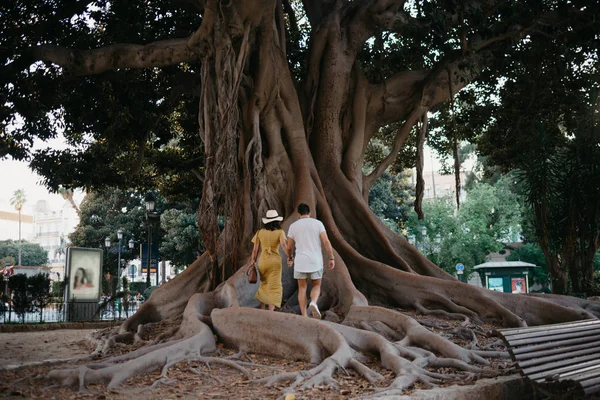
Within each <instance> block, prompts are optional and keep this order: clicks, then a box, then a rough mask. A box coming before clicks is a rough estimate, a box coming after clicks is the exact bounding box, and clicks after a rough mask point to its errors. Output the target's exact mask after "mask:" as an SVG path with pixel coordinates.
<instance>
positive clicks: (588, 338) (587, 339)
mask: <svg viewBox="0 0 600 400" xmlns="http://www.w3.org/2000/svg"><path fill="white" fill-rule="evenodd" d="M596 340H598V338H597V337H595V336H586V337H583V338H575V339H567V340H559V341H556V342H547V343H542V344H537V345H531V346H521V347H516V348H512V349H510V351H512V352H513V353H514V355H515V357H517V355H519V354H527V353H531V352H537V351H540V350H545V349H552V348H554V347H556V346H568V345H573V344H580V343H589V342H595V341H596Z"/></svg>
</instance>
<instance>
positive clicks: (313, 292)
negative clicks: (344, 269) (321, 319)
mask: <svg viewBox="0 0 600 400" xmlns="http://www.w3.org/2000/svg"><path fill="white" fill-rule="evenodd" d="M310 282H311V286H312V289H310V302H311V303H316V302H317V300H319V296H320V295H321V279H311V281H310Z"/></svg>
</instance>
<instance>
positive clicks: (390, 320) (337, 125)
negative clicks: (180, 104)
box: [52, 0, 598, 393]
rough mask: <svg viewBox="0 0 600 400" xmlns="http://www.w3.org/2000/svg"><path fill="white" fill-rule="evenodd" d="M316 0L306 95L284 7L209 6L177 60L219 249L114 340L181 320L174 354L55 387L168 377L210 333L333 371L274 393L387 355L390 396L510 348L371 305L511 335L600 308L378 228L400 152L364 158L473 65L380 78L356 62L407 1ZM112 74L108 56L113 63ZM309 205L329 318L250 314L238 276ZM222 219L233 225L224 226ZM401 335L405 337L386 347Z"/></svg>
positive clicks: (209, 226) (204, 227) (209, 223)
mask: <svg viewBox="0 0 600 400" xmlns="http://www.w3.org/2000/svg"><path fill="white" fill-rule="evenodd" d="M305 3H306V4H305V6H306V10H307V15H308V16H309V18H310V20H311V23H312V24H313V31H312V32H313V34H312V36H311V38H310V52H309V56H308V74H307V79H306V81H305V82H303V85H302V86H301V87H297V86H295V85H294V81H293V79H292V76H291V73H290V68H289V67H288V63H287V58H286V49H285V43H286V42H285V33H284V32H285V29H284V26H285V20H284V12H283V8H282V4H281V3H280V2H279V1H267V0H251V1H248V0H246V1H243V2H242V1H228V2H225V1H216V0H214V1H208V2H206V5H205V7H204V15H203V21H202V25H201V27H200V28H199V29H198V31H197V32H196V33H195V34H194V35H193V36H192V37H191V38H190V39H189V40H188V42H187V45H186V47H185V50H181V49H179V51H183V54H187V53H188V52H193V57H194V58H195V57H198V58H200V59H201V62H202V76H201V78H202V92H201V99H200V105H199V107H200V109H199V111H200V112H199V115H200V117H199V119H200V135H201V137H202V140H203V143H204V147H205V154H206V160H207V165H206V174H205V178H204V185H203V192H202V201H201V204H200V210H199V211H200V212H199V221H198V222H199V227H200V229H201V232H202V235H203V239H204V243H205V245H206V249H207V251H206V253H205V254H204V255H203V256H202V257H201V258H199V259H198V260H197V261H196V262H195V263H193V264H192V265H190V266H189V267H188V268H187V269H186V270H185V271H184V272H183V273H182V274H180V275H178V276H177V277H176V278H175V279H172V280H171V281H170V282H168V283H167V284H165V285H163V286H162V287H161V288H159V289H157V290H156V291H155V292H153V294H152V296H151V297H150V299H149V300H148V301H147V302H146V303H145V304H144V305H143V307H141V309H140V310H139V311H138V312H137V313H136V314H135V315H134V316H132V317H131V318H129V319H128V320H127V321H125V322H124V323H123V324H122V326H121V327H120V328H119V329H118V330H117V331H115V332H114V334H113V335H111V336H110V337H109V338H107V342H106V343H107V346H106V348H105V350H106V349H107V348H108V347H109V345H110V344H111V343H114V342H116V341H120V340H127V339H136V340H141V336H142V335H141V332H143V331H144V329H145V328H146V327H148V324H151V323H155V322H158V321H162V320H166V319H177V318H180V317H182V322H181V324H180V325H179V326H178V328H177V330H173V331H170V332H165V334H164V335H163V336H162V339H163V340H171V341H170V342H166V344H165V343H162V344H154V345H153V346H150V347H147V348H144V349H142V350H138V352H136V353H135V354H132V355H130V356H126V357H120V358H119V357H117V358H112V359H109V360H106V361H104V362H103V364H102V365H94V366H90V369H89V371H87V372H84V373H82V372H81V369H80V368H79V369H77V370H59V371H55V372H54V373H53V374H52V377H54V378H57V379H60V380H61V382H63V383H65V384H72V383H73V382H76V381H77V380H79V381H80V382H81V384H84V383H88V382H106V383H107V384H108V385H109V386H115V385H118V384H119V383H120V382H122V381H123V380H124V379H126V378H127V377H128V376H131V375H133V374H137V373H140V372H142V371H145V370H147V369H149V368H156V367H159V366H160V367H164V368H163V372H164V373H166V370H167V369H168V367H169V366H170V365H172V364H173V363H175V362H178V361H181V360H184V359H189V358H198V359H202V358H203V357H205V356H204V355H203V353H207V352H211V351H213V350H214V348H215V343H214V337H213V336H212V335H210V334H209V333H210V329H209V328H208V327H207V324H208V325H210V326H211V327H212V328H213V329H214V332H215V333H216V334H217V336H218V338H219V339H220V340H222V341H223V342H224V343H225V344H227V345H230V346H233V347H237V348H240V349H241V350H243V351H254V352H262V353H267V354H272V355H277V356H283V357H285V356H287V355H289V354H294V353H298V354H300V355H301V357H303V358H305V359H307V360H310V361H313V362H319V363H320V364H319V366H318V367H316V368H315V369H313V370H310V371H308V372H307V373H306V374H305V375H298V374H287V375H284V376H276V377H273V378H272V379H271V380H269V381H268V382H267V383H273V382H275V381H279V380H294V379H295V380H296V384H299V383H300V382H301V381H302V379H304V378H306V380H305V381H303V386H302V387H310V386H313V385H316V384H320V383H323V382H324V383H331V379H332V374H333V373H334V371H335V370H336V369H337V368H345V367H349V368H353V369H355V370H357V371H358V372H359V373H361V374H363V375H364V376H365V377H366V378H367V379H369V380H372V381H376V380H378V379H380V378H381V377H380V376H379V374H377V373H375V372H373V371H371V370H370V369H369V368H367V367H366V366H364V365H363V364H361V363H360V361H359V360H358V359H357V357H356V354H355V352H354V351H353V350H355V351H359V352H363V353H368V354H375V355H377V356H379V357H380V358H381V362H382V363H383V364H384V366H385V367H386V368H389V369H391V370H393V371H394V372H395V373H396V374H397V375H398V376H397V378H396V380H395V381H394V383H393V385H392V386H391V387H389V388H386V393H398V392H400V391H402V390H403V389H404V388H406V387H408V386H410V385H412V384H413V383H414V382H417V381H421V382H424V383H426V384H431V382H432V381H439V380H441V379H449V378H450V377H449V376H446V375H443V374H437V373H433V372H430V371H427V370H425V369H424V367H425V366H453V367H455V368H458V369H464V370H467V371H479V369H478V368H477V367H475V366H473V365H469V364H467V363H470V362H473V363H480V364H485V363H486V361H485V360H484V359H483V358H482V357H481V356H498V354H491V353H485V352H477V351H473V350H466V349H462V348H460V347H458V346H456V345H454V344H452V343H451V342H449V341H448V340H446V339H444V338H442V337H440V336H438V335H436V334H433V333H431V332H430V331H427V330H425V329H423V328H422V327H421V326H420V325H419V324H418V323H416V321H414V320H412V319H411V318H409V317H407V316H406V315H403V314H401V313H399V312H397V311H392V310H389V309H386V308H381V307H374V306H369V304H370V303H374V304H377V305H379V306H383V307H401V308H405V309H412V310H417V311H419V312H421V313H425V314H437V315H443V316H446V317H449V318H457V319H462V320H464V321H469V320H474V321H478V320H484V319H486V320H496V321H499V322H500V323H501V324H503V325H504V326H524V325H528V324H544V323H554V322H561V321H571V320H577V319H582V318H590V317H594V315H597V314H598V309H597V308H594V306H593V305H590V304H588V303H572V302H568V301H566V300H564V299H561V301H553V298H551V297H539V296H537V297H533V296H524V295H523V296H521V295H511V294H503V293H496V292H492V291H488V290H486V289H482V288H476V287H473V286H469V285H467V284H464V283H461V282H459V281H457V280H456V279H455V278H454V277H452V276H450V275H449V274H447V273H445V272H444V271H442V270H441V269H440V268H438V267H437V266H435V265H433V264H432V263H431V262H429V261H428V260H427V259H426V258H425V257H424V256H423V255H421V254H420V253H419V252H418V251H417V250H416V249H415V248H413V247H412V246H410V245H409V244H408V243H407V242H406V241H405V240H404V239H403V238H401V237H399V236H397V235H395V234H394V233H393V232H391V231H390V230H389V229H387V228H386V227H385V226H384V225H383V224H382V223H381V222H380V221H379V220H378V219H377V217H376V216H375V215H374V214H373V213H372V212H371V211H370V210H369V207H368V205H367V202H366V199H365V192H367V193H368V188H369V187H370V185H372V184H373V182H374V181H375V180H376V179H377V178H378V177H379V176H380V175H381V174H382V173H383V171H385V168H386V167H387V166H388V165H389V163H390V160H393V158H395V155H396V154H391V155H390V157H388V158H386V159H385V160H384V161H383V162H382V165H381V166H380V168H377V169H376V170H375V171H374V173H373V174H371V175H369V176H364V175H363V172H362V166H363V162H364V160H363V157H364V150H365V148H366V146H367V144H368V142H369V140H370V138H371V136H372V135H373V133H374V132H375V131H376V130H377V129H378V128H379V127H381V126H383V125H386V124H389V123H390V122H394V121H401V122H402V127H401V129H400V130H399V131H398V133H397V135H398V137H397V138H396V140H395V145H394V152H395V153H397V151H398V149H399V148H401V146H402V144H403V143H404V141H405V140H406V137H407V136H408V133H409V132H410V129H411V128H412V127H413V125H415V124H416V123H417V122H418V121H419V120H421V119H422V117H423V116H424V115H425V114H426V113H427V110H429V109H430V108H431V107H433V106H435V105H436V104H438V103H440V102H442V101H444V100H446V99H447V98H448V96H449V95H450V94H451V93H456V92H457V91H458V90H460V89H461V88H462V87H463V86H464V85H465V84H466V83H467V82H468V81H469V80H471V79H473V78H474V76H475V74H476V71H474V70H468V71H467V70H464V69H460V68H459V67H458V61H459V60H458V59H447V60H445V61H443V63H442V65H440V66H438V67H436V68H434V69H433V70H431V71H409V72H404V73H399V74H397V75H394V76H391V77H390V78H389V79H388V80H387V81H385V82H383V83H380V84H372V83H370V82H368V80H367V79H366V78H365V76H364V75H363V73H362V72H361V70H360V66H359V65H358V63H357V62H356V57H357V54H358V52H359V51H360V49H361V48H362V46H363V44H364V42H365V41H366V40H367V39H369V38H370V37H372V36H373V35H375V34H377V33H378V32H380V31H381V30H382V29H385V27H388V26H391V25H392V24H393V23H394V22H396V15H397V14H398V13H399V12H401V10H402V6H403V4H402V2H395V1H389V0H388V1H386V0H374V1H366V2H362V3H361V4H360V5H357V2H349V3H344V2H333V1H332V2H329V1H326V2H322V3H321V2H318V1H317V2H311V1H307V2H305ZM153 46H154V49H156V48H158V47H159V46H158V45H157V44H153ZM136 51H137V50H136ZM173 51H175V50H173ZM177 54H180V53H177ZM148 57H150V58H151V57H152V54H149V55H148ZM467 57H469V55H467ZM121 59H123V55H121ZM143 60H145V58H143V57H142V61H143ZM123 62H125V61H123ZM108 64H110V63H108V62H107V61H106V60H105V62H104V64H103V66H106V65H108ZM125 65H126V66H128V67H131V66H132V65H135V63H134V62H133V61H131V60H130V61H129V62H126V63H125ZM80 67H81V66H80ZM80 73H81V71H80ZM89 73H95V72H94V71H90V72H89ZM300 202H303V203H307V204H309V205H310V207H311V209H312V210H313V216H315V217H317V218H319V219H320V220H322V221H323V223H324V224H325V226H326V228H327V231H328V234H329V236H330V238H331V241H332V243H333V246H334V248H335V251H336V261H337V263H336V264H337V266H336V268H335V269H334V270H330V271H326V273H325V276H324V280H323V296H322V297H321V298H320V300H319V307H320V308H321V309H322V310H323V312H324V315H325V319H326V320H328V321H329V322H325V321H323V322H319V321H315V320H307V319H302V318H301V317H299V316H294V315H289V314H284V313H267V312H260V311H257V310H251V309H247V308H240V307H255V306H256V302H255V301H254V300H253V299H252V297H253V295H254V292H255V291H256V287H255V286H254V285H250V284H248V283H247V281H246V279H245V275H244V271H243V270H240V267H241V266H242V265H244V264H245V262H246V261H247V260H248V255H249V249H250V243H249V239H250V238H251V235H252V233H253V232H254V231H255V230H256V229H257V228H259V226H260V225H259V223H260V218H259V217H260V216H262V215H263V214H264V213H265V211H266V210H267V209H277V210H279V212H280V213H282V214H284V215H286V216H287V218H286V219H285V221H284V227H285V228H287V226H289V224H290V223H291V222H293V220H294V219H295V213H294V210H295V207H296V206H297V204H298V203H300ZM218 215H224V216H225V217H226V220H227V223H226V226H225V229H224V230H222V231H220V230H219V228H218V225H217V216H218ZM284 261H285V260H284ZM284 265H285V263H284ZM295 291H296V287H295V284H294V281H293V279H292V277H291V274H290V272H289V270H286V271H284V301H287V304H288V305H290V306H293V305H295V304H296V303H295ZM225 308H229V309H228V310H225ZM339 323H342V324H339ZM292 327H293V328H292ZM248 330H252V335H251V337H252V338H254V340H252V341H248V338H249V337H250V335H249V334H247V332H248ZM272 332H278V335H277V336H273V334H272ZM390 336H392V337H396V338H397V340H398V341H394V340H388V339H387V338H389V337H390ZM274 342H276V343H278V345H276V346H274V345H273V343H274ZM290 350H295V351H290ZM433 353H435V354H436V355H437V356H440V357H437V356H434V355H433ZM209 361H213V362H216V361H215V360H213V359H211V360H209Z"/></svg>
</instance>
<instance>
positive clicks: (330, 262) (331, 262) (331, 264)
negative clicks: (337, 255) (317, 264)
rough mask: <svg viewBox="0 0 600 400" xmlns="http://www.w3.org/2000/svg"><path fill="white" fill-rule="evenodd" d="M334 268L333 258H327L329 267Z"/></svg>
mask: <svg viewBox="0 0 600 400" xmlns="http://www.w3.org/2000/svg"><path fill="white" fill-rule="evenodd" d="M334 268H335V260H334V259H333V258H330V259H329V269H334Z"/></svg>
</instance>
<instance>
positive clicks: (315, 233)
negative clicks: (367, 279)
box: [288, 203, 335, 319]
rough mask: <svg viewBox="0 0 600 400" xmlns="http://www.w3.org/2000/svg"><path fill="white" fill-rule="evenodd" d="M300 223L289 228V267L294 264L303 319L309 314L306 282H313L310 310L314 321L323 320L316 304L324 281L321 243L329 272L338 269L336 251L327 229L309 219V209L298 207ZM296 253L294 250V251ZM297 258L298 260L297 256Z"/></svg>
mask: <svg viewBox="0 0 600 400" xmlns="http://www.w3.org/2000/svg"><path fill="white" fill-rule="evenodd" d="M298 217H299V219H298V221H296V222H294V223H293V224H292V225H290V229H289V231H288V249H289V252H290V253H289V254H290V255H289V257H288V266H289V267H291V266H292V264H294V278H295V279H296V280H297V281H298V303H299V304H300V312H301V313H302V315H303V316H305V317H306V316H307V313H306V288H307V279H310V280H311V283H312V289H311V290H310V304H309V306H308V307H309V308H310V311H311V314H312V317H313V318H318V319H321V312H320V311H319V307H317V300H318V299H319V295H320V294H321V278H323V253H322V252H321V242H323V244H324V245H325V249H327V253H328V254H329V269H333V268H334V267H335V258H334V254H333V248H332V247H331V243H330V242H329V238H328V237H327V232H325V226H323V223H322V222H321V221H319V220H318V219H314V218H311V217H310V207H309V206H308V205H307V204H304V203H301V204H300V205H298ZM292 249H294V250H292ZM294 254H295V256H294Z"/></svg>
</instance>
